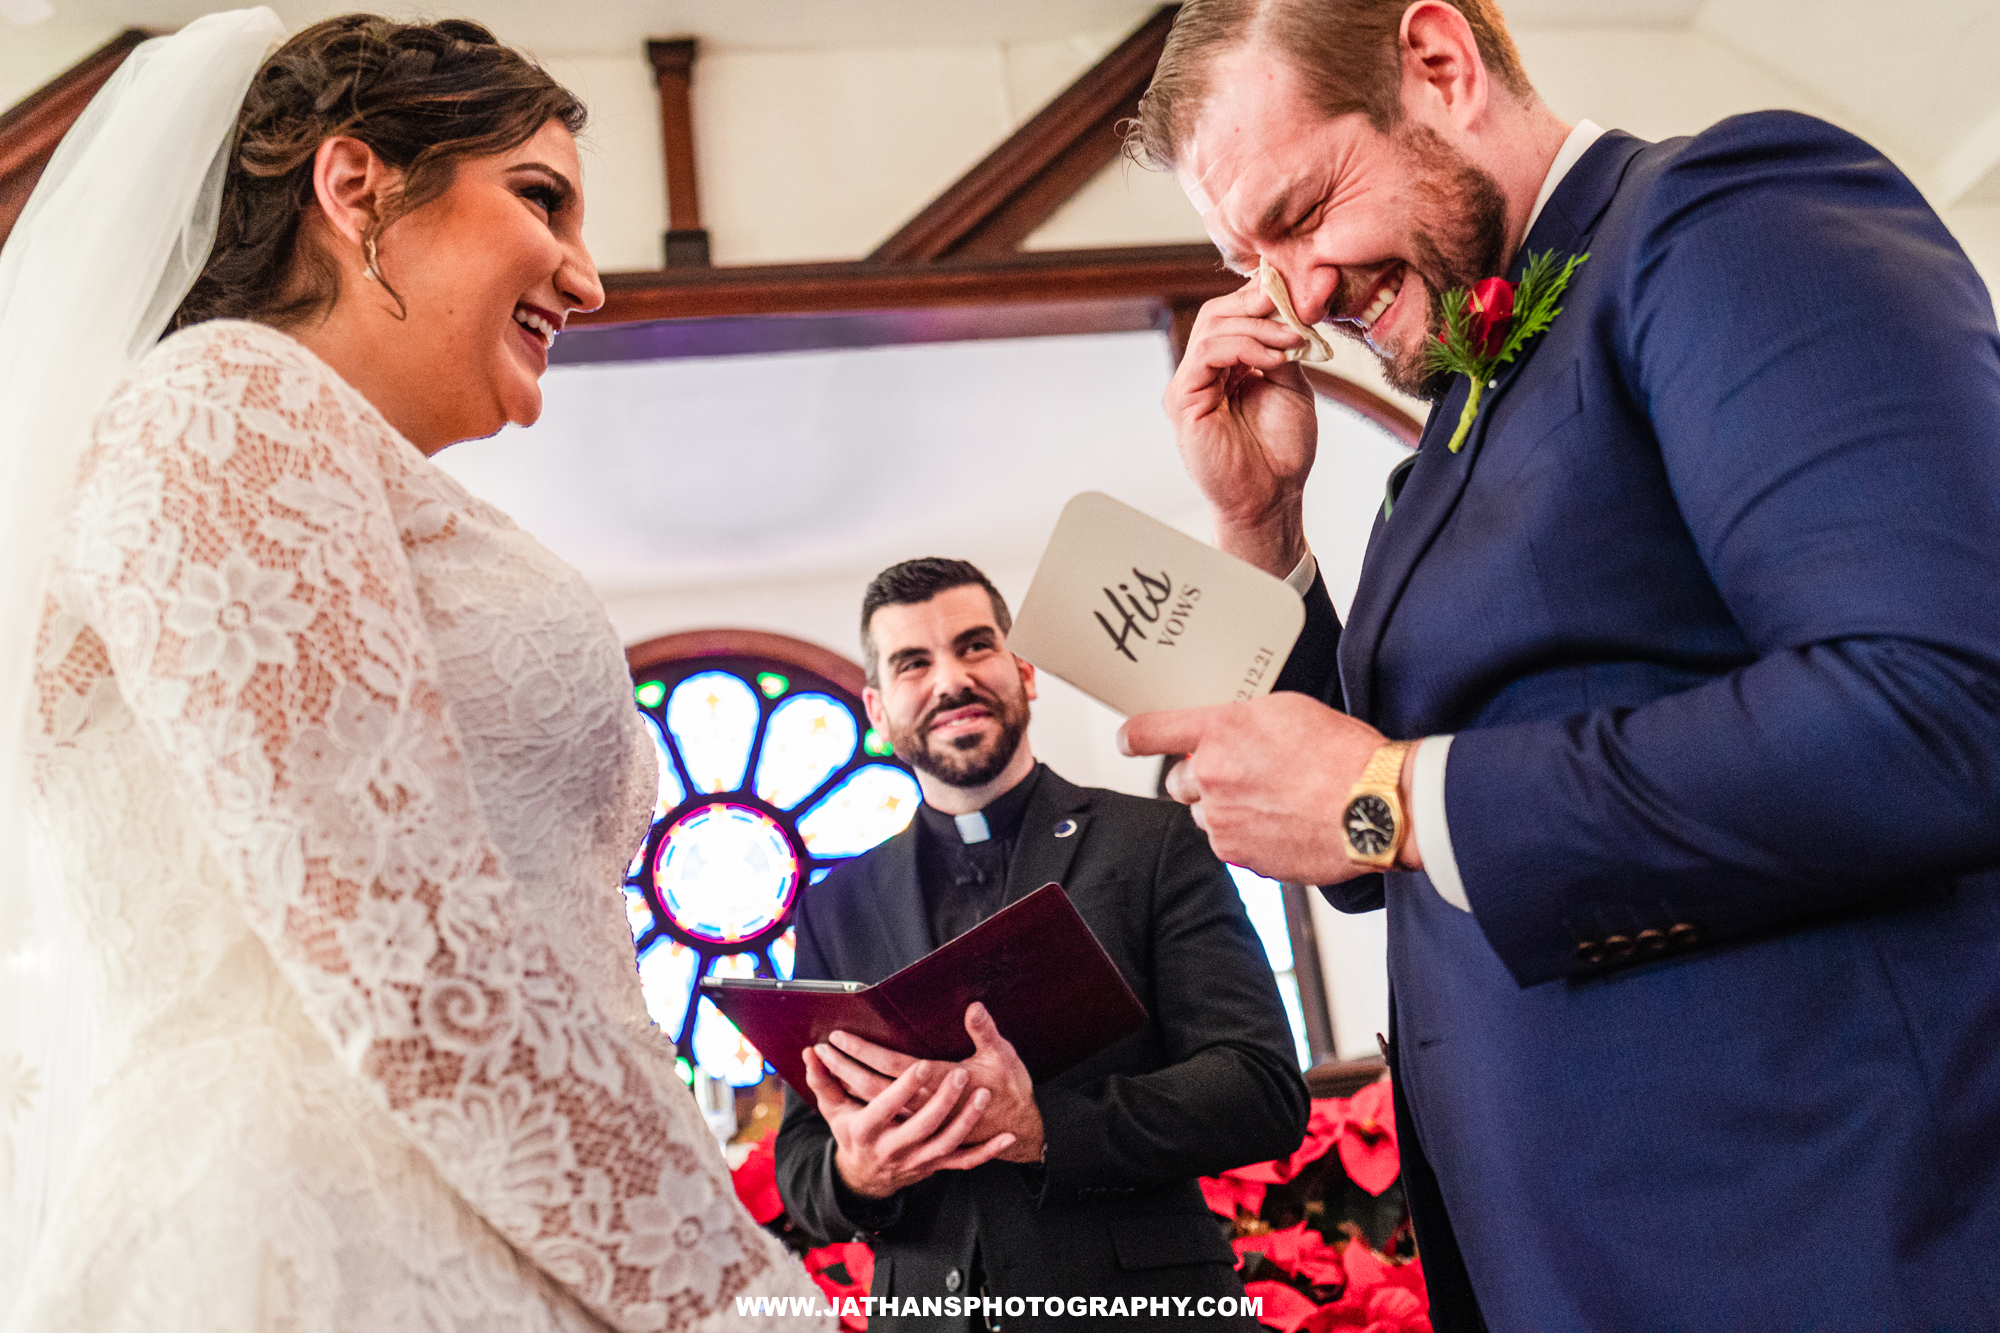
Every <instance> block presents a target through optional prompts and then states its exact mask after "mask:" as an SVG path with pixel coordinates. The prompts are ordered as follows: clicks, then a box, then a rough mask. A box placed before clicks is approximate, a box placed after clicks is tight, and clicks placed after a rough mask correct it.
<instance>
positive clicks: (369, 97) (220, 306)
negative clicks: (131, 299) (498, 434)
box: [168, 14, 586, 332]
mask: <svg viewBox="0 0 2000 1333" xmlns="http://www.w3.org/2000/svg"><path fill="white" fill-rule="evenodd" d="M585 117H586V113H585V111H584V107H583V103H582V102H579V101H578V100H577V99H576V96H575V94H573V93H571V92H570V91H569V89H567V88H565V87H563V86H562V85H561V84H559V83H557V82H556V81H555V80H554V79H553V78H551V77H550V76H549V75H548V73H547V72H546V71H544V70H543V69H542V68H541V66H539V65H537V64H535V62H534V61H532V60H530V59H528V58H527V57H526V56H524V55H522V54H521V53H520V52H519V51H516V50H514V49H513V48H511V47H508V46H504V45H502V44H501V42H500V40H499V38H497V37H495V36H494V35H493V34H492V33H491V32H489V31H487V30H486V29H485V28H483V27H481V26H480V25H479V24H477V23H472V22H469V21H466V20H463V19H446V20H443V21H442V22H438V23H397V22H394V21H393V20H390V19H386V18H381V17H378V16H377V15H374V14H347V15H344V16H342V17H340V18H331V19H327V20H325V21H324V22H321V23H315V24H313V25H312V26H311V27H310V28H306V29H304V30H303V31H301V32H300V33H299V34H298V35H297V36H295V37H293V38H292V39H291V40H290V41H288V42H286V43H285V44H284V45H283V46H281V47H279V48H278V49H277V50H276V51H274V52H272V53H271V55H270V57H269V58H268V59H266V60H265V61H264V63H263V65H262V66H260V67H259V68H258V70H257V74H256V76H255V77H254V78H253V79H251V81H250V90H249V92H247V93H246V94H245V95H244V98H243V108H242V110H241V111H240V112H239V113H238V114H237V117H236V137H235V140H234V142H233V147H232V150H231V153H230V158H229V168H228V174H227V176H226V177H225V178H224V181H223V187H222V204H221V210H220V215H219V217H218V219H217V224H216V235H215V246H214V248H213V249H212V250H211V251H210V252H209V257H208V263H207V264H206V265H204V266H203V268H202V271H201V276H200V277H198V278H197V279H196V280H195V284H194V288H193V290H191V291H190V292H189V293H188V295H187V299H186V300H184V301H182V302H181V306H180V309H179V310H177V311H175V312H174V318H173V322H172V324H170V325H169V326H168V332H172V331H174V330H176V329H181V328H185V327H186V326H188V325H190V324H198V323H200V322H201V321H202V320H205V319H254V320H258V321H260V322H262V323H265V324H272V325H275V326H277V327H280V328H285V327H290V326H293V325H296V324H302V323H305V322H307V321H310V320H313V319H316V318H323V317H324V316H325V315H326V314H327V313H328V312H329V311H331V310H332V308H333V303H334V301H335V300H336V299H337V298H338V297H339V295H340V268H339V266H338V265H337V264H335V263H334V261H333V259H332V258H331V257H330V256H328V255H325V254H322V253H320V252H319V249H318V247H317V246H316V245H315V244H314V243H313V241H312V238H311V236H310V235H308V234H307V233H306V230H305V222H306V219H307V218H308V217H309V216H310V215H311V214H312V213H313V212H314V211H315V210H317V209H318V207H319V202H318V197H317V195H316V193H315V192H314V189H313V159H314V157H315V156H316V155H317V154H318V152H319V146H320V145H321V144H323V143H325V142H326V141H327V140H328V139H332V138H337V137H339V136H342V135H347V136H351V137H353V138H356V139H359V140H360V141H361V142H362V143H365V144H367V145H368V147H369V148H371V149H373V150H374V152H375V155H376V156H377V157H379V158H381V159H382V161H383V162H384V163H385V164H387V165H388V166H390V167H391V168H393V169H395V170H396V171H399V172H401V173H402V182H401V187H400V189H399V190H398V191H397V193H396V195H395V197H394V198H392V199H390V200H389V201H388V202H387V206H386V207H385V208H384V209H383V210H382V211H381V212H380V213H378V215H377V216H376V218H375V221H374V223H373V225H372V226H371V227H370V228H369V231H368V235H367V237H365V238H364V240H372V239H374V238H375V237H379V236H380V235H381V234H382V232H383V231H384V230H386V229H387V228H388V226H389V224H390V223H392V222H394V221H395V220H396V219H398V218H400V217H404V216H406V215H407V214H409V213H411V212H412V211H414V210H416V209H419V208H422V207H423V206H424V205H425V204H427V203H429V202H430V201H431V200H433V199H436V198H437V197H438V196H439V195H441V194H443V193H444V192H445V191H446V190H448V189H450V188H451V183H452V180H453V178H454V177H455V176H456V174H457V171H458V164H459V163H460V162H461V161H463V160H464V159H466V158H468V157H482V156H486V155H489V154H493V153H505V152H508V151H510V150H512V149H515V148H518V147H520V146H521V145H522V144H524V143H526V142H527V141H528V140H529V139H532V138H533V137H534V136H535V135H536V133H538V132H539V131H540V130H541V128H542V126H544V125H546V124H548V123H549V122H550V121H552V120H553V121H558V122H560V123H561V124H562V125H563V126H564V127H565V128H567V129H568V130H569V132H570V133H571V134H576V133H579V132H580V131H581V130H582V129H583V124H584V120H585ZM378 281H381V279H379V278H378ZM382 287H383V289H384V290H385V291H387V292H388V294H389V295H390V296H391V297H394V298H395V299H396V301H397V303H398V305H399V306H400V304H401V301H402V298H401V297H400V296H397V295H396V292H395V289H394V288H391V287H390V286H389V284H388V283H387V282H386V281H382ZM406 313H407V312H406Z"/></svg>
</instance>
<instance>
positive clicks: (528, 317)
mask: <svg viewBox="0 0 2000 1333" xmlns="http://www.w3.org/2000/svg"><path fill="white" fill-rule="evenodd" d="M513 320H514V328H515V329H516V330H517V331H518V332H519V333H520V335H521V337H522V338H523V339H524V340H526V342H527V343H528V345H529V346H530V347H533V348H534V349H535V351H536V352H538V353H539V354H540V364H541V365H542V366H543V367H544V368H546V367H547V365H548V363H549V349H550V348H551V347H553V346H555V341H556V335H557V334H558V333H560V332H562V327H563V317H562V316H561V315H558V314H557V313H556V312H555V311H553V310H547V309H544V308H543V307H541V306H538V305H534V304H532V303H530V302H527V301H523V302H521V303H520V304H519V305H516V306H515V307H514V314H513Z"/></svg>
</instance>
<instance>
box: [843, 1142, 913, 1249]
mask: <svg viewBox="0 0 2000 1333" xmlns="http://www.w3.org/2000/svg"><path fill="white" fill-rule="evenodd" d="M835 1146H836V1145H835V1144H834V1142H833V1140H832V1139H831V1138H829V1139H828V1140H827V1145H826V1174H827V1180H828V1181H829V1183H830V1185H831V1187H832V1193H833V1206H834V1207H835V1208H836V1209H837V1210H839V1213H840V1215H841V1217H842V1218H843V1219H845V1220H846V1222H847V1224H848V1226H849V1227H850V1228H851V1229H852V1230H853V1231H854V1232H855V1233H856V1236H855V1239H857V1240H858V1239H860V1237H861V1235H862V1234H863V1233H875V1232H881V1231H887V1230H888V1229H889V1228H890V1227H892V1226H895V1225H896V1223H897V1222H898V1221H899V1220H900V1219H901V1218H902V1216H903V1196H902V1194H901V1193H900V1192H899V1193H896V1194H891V1195H890V1196H889V1197H888V1198H886V1199H871V1198H868V1197H867V1196H866V1195H862V1194H856V1193H855V1192H854V1191H853V1190H851V1189H849V1188H847V1182H846V1181H844V1180H842V1179H841V1178H840V1171H839V1168H837V1167H835V1166H834V1164H833V1154H834V1150H835ZM830 1239H833V1240H839V1239H840V1237H838V1236H834V1237H831V1238H830Z"/></svg>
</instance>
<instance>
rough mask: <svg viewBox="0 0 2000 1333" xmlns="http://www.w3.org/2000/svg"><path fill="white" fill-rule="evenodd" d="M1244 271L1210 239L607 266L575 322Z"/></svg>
mask: <svg viewBox="0 0 2000 1333" xmlns="http://www.w3.org/2000/svg"><path fill="white" fill-rule="evenodd" d="M1241 285H1242V280H1241V279H1239V278H1237V277H1236V276H1235V275H1234V274H1232V273H1230V272H1229V271H1228V270H1227V269H1225V268H1223V267H1222V260H1221V257H1220V256H1219V255H1217V254H1216V252H1215V248H1214V247H1213V246H1210V245H1135V246H1118V247H1114V248H1111V249H1105V250H1042V251H1031V252H1027V253H1020V254H1010V255H1005V256H1000V257H995V258H967V259H957V260H947V261H944V262H941V263H913V264H911V263H906V264H871V263H825V264H755V265H743V266H740V267H739V266H730V267H726V268H711V269H662V270H647V271H644V272H638V273H607V274H605V275H604V286H605V302H604V306H603V308H602V309H600V310H597V311H596V312H594V313H592V314H588V315H578V316H576V317H575V318H574V319H573V320H572V321H571V322H572V323H573V324H578V325H582V324H622V323H631V322H633V321H638V320H654V319H716V318H727V317H734V316H744V315H799V314H829V313H851V312H854V311H862V310H917V309H924V310H928V309H936V308H938V307H944V306H999V305H1008V304H1014V303H1022V302H1025V303H1030V304H1033V303H1043V302H1047V303H1061V302H1072V303H1075V302H1090V303H1095V302H1104V301H1131V300H1146V301H1169V302H1171V301H1174V300H1185V299H1192V300H1194V301H1196V302H1200V301H1205V300H1207V299H1208V298H1209V297H1212V296H1220V295H1222V294H1223V293H1224V292H1228V291H1234V290H1235V289H1236V288H1237V287H1239V286H1241Z"/></svg>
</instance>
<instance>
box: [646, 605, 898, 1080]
mask: <svg viewBox="0 0 2000 1333" xmlns="http://www.w3.org/2000/svg"><path fill="white" fill-rule="evenodd" d="M689 639H699V640H701V645H699V646H705V647H706V648H708V649H709V651H694V652H689V651H687V648H686V645H684V644H683V642H682V641H685V640H689ZM718 639H723V640H726V641H727V642H726V643H725V644H723V645H722V646H724V647H732V646H733V647H737V648H746V647H747V648H753V649H761V650H762V651H754V652H744V651H738V652H721V653H718V652H716V651H714V648H715V647H716V646H717V642H716V641H717V640H718ZM676 649H679V650H680V651H679V652H678V653H677V652H676V651H675V650H676ZM778 653H782V654H783V656H779V655H777V654H778ZM632 656H633V659H634V670H633V680H634V682H635V686H634V694H635V695H636V697H637V699H638V703H639V715H640V717H641V719H643V721H644V722H645V724H646V729H647V731H648V732H649V733H650V734H651V736H652V738H653V744H654V746H655V747H656V749H657V750H658V752H659V761H660V793H659V800H658V803H657V804H656V805H655V807H654V810H653V825H652V828H651V830H650V831H649V832H648V833H647V835H646V842H645V845H644V847H643V848H641V850H640V852H639V855H638V856H637V857H635V858H634V859H633V862H632V866H631V869H630V871H629V872H628V874H627V875H626V880H625V894H626V899H625V902H626V909H627V912H628V914H629V916H630V918H631V924H632V934H633V938H634V940H635V941H636V942H637V945H638V951H639V977H640V982H641V984H642V986H643V988H644V990H645V995H646V1007H647V1010H648V1011H649V1012H650V1013H651V1014H652V1017H653V1021H654V1022H656V1023H658V1024H659V1025H660V1028H661V1030H662V1031H664V1032H666V1033H667V1034H668V1035H669V1036H671V1037H672V1038H673V1039H674V1041H675V1043H676V1044H677V1045H678V1047H679V1048H680V1051H681V1054H682V1056H683V1057H684V1058H690V1059H692V1061H693V1062H694V1063H695V1064H697V1065H699V1066H700V1067H701V1068H702V1070H703V1071H704V1072H705V1073H707V1074H708V1075H709V1076H710V1077H711V1078H716V1079H720V1080H722V1081H724V1082H726V1083H730V1084H733V1085H734V1086H736V1087H747V1086H749V1085H751V1084H754V1083H757V1082H760V1081H762V1079H763V1078H764V1075H765V1063H764V1058H763V1056H762V1055H761V1054H760V1053H759V1052H758V1051H757V1050H756V1048H755V1047H753V1046H751V1045H750V1043H749V1042H748V1041H746V1040H745V1039H744V1037H743V1035H742V1034H741V1033H740V1032H738V1031H737V1030H736V1027H735V1025H734V1024H732V1023H730V1021H729V1020H728V1019H727V1018H725V1017H723V1015H722V1013H721V1011H720V1010H718V1009H717V1008H716V1007H715V1005H714V1003H713V1002H711V1001H709V1000H707V999H704V998H700V997H698V996H697V994H696V992H695V983H696V981H697V980H699V979H700V978H701V977H704V976H714V977H752V976H757V977H785V978H788V977H790V976H791V975H792V954H793V933H792V912H793V909H794V907H795V906H796V905H797V903H798V897H799V894H800V892H801V891H803V890H804V889H805V888H806V887H807V886H809V885H812V884H816V883H818V882H819V881H820V880H821V879H822V878H824V877H825V875H826V873H827V871H829V870H830V869H832V868H833V867H834V866H835V865H838V864H839V863H840V862H841V861H844V860H846V859H848V858H849V857H852V856H856V855H859V854H860V853H862V852H865V851H867V850H868V849H869V848H871V847H873V846H875V845H876V844H877V843H879V842H881V841H883V840H884V839H885V838H888V837H891V836H893V835H894V834H896V833H898V832H900V831H901V830H902V829H903V827H904V826H905V825H907V824H908V823H909V822H910V820H911V818H913V817H914V816H915V814H916V811H917V803H918V802H919V801H920V800H921V799H922V797H921V794H920V792H919V791H918V788H917V784H916V781H915V780H914V779H913V778H912V777H911V776H910V774H909V772H908V770H907V769H905V768H904V767H903V766H902V765H901V764H899V763H898V762H896V760H895V759H894V758H893V756H892V755H891V754H890V751H889V746H888V744H887V743H886V742H885V741H884V740H883V739H882V737H881V736H879V735H878V734H877V733H876V732H875V731H874V730H873V729H871V728H870V727H869V725H868V721H867V716H866V714H865V713H864V712H863V710H862V707H861V700H860V697H859V693H860V686H861V673H860V671H859V669H858V668H856V667H855V666H854V665H853V664H852V663H849V662H846V661H844V660H842V659H840V658H838V657H835V656H834V655H833V654H831V653H826V652H824V651H823V650H820V649H815V648H813V647H812V646H811V645H808V644H802V643H794V642H793V641H790V640H784V639H779V638H777V636H772V635H751V634H747V633H732V634H727V635H724V634H720V633H719V632H718V633H712V634H709V635H703V636H675V638H673V639H667V640H659V641H656V643H655V644H650V645H646V646H645V647H642V648H639V649H635V650H634V652H633V654H632ZM802 658H803V659H805V660H799V659H802ZM815 668H817V669H815ZM835 677H839V678H841V679H840V680H836V679H835ZM691 1001H692V1003H690V1002H691Z"/></svg>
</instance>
